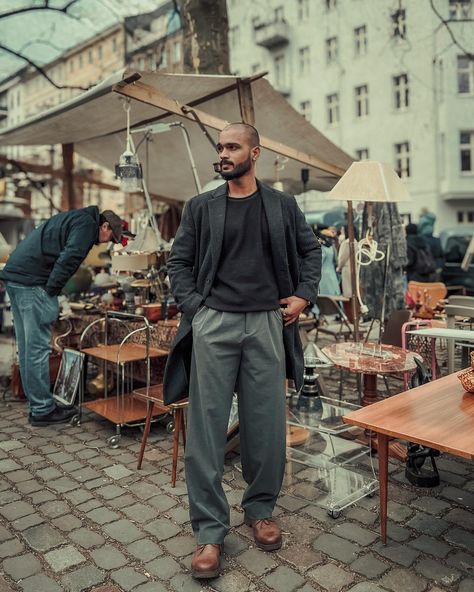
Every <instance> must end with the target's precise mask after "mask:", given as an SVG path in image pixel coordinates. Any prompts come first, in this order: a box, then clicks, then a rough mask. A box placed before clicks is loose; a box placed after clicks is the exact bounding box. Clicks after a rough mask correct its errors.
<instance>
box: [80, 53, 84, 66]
mask: <svg viewBox="0 0 474 592" xmlns="http://www.w3.org/2000/svg"><path fill="white" fill-rule="evenodd" d="M82 63H83V62H82V53H81V54H80V55H79V68H81V69H82Z"/></svg>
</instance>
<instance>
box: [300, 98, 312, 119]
mask: <svg viewBox="0 0 474 592" xmlns="http://www.w3.org/2000/svg"><path fill="white" fill-rule="evenodd" d="M300 113H301V115H302V116H303V117H304V118H305V119H306V121H311V101H309V100H308V101H301V103H300Z"/></svg>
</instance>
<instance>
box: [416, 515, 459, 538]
mask: <svg viewBox="0 0 474 592" xmlns="http://www.w3.org/2000/svg"><path fill="white" fill-rule="evenodd" d="M407 526H409V527H410V528H414V529H415V530H418V531H419V532H422V533H423V534H427V535H429V536H434V537H437V536H439V535H440V534H441V533H443V532H445V531H446V530H447V529H448V528H449V524H448V522H446V520H443V519H442V518H437V517H435V516H431V515H429V514H424V513H422V512H418V513H417V514H416V515H415V516H414V517H413V518H412V519H411V520H409V521H408V522H407Z"/></svg>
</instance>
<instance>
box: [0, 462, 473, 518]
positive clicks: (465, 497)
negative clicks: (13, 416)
mask: <svg viewBox="0 0 474 592" xmlns="http://www.w3.org/2000/svg"><path fill="white" fill-rule="evenodd" d="M0 471H1V469H0ZM441 495H442V497H444V498H446V499H449V500H452V501H454V502H456V503H457V504H458V505H462V506H466V507H468V508H471V509H474V493H469V492H468V491H465V490H463V489H458V488H457V487H445V488H444V489H443V490H442V491H441Z"/></svg>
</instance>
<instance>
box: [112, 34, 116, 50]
mask: <svg viewBox="0 0 474 592" xmlns="http://www.w3.org/2000/svg"><path fill="white" fill-rule="evenodd" d="M112 51H114V52H115V51H117V37H112Z"/></svg>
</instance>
